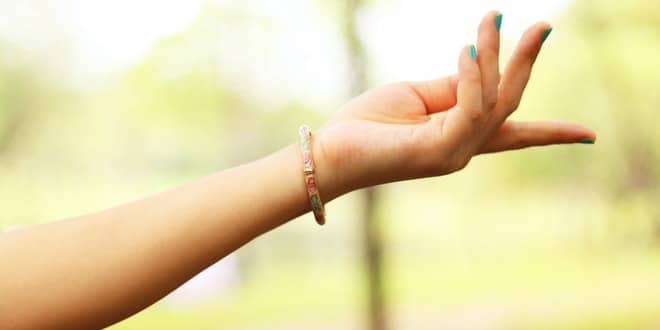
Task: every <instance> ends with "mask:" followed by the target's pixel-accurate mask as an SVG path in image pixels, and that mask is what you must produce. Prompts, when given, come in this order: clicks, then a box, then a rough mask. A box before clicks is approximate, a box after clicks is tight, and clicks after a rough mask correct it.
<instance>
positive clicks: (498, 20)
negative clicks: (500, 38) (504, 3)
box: [495, 13, 502, 32]
mask: <svg viewBox="0 0 660 330" xmlns="http://www.w3.org/2000/svg"><path fill="white" fill-rule="evenodd" d="M501 27H502V13H499V14H497V15H495V30H497V32H500V28H501Z"/></svg>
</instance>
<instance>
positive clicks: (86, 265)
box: [0, 132, 338, 329]
mask: <svg viewBox="0 0 660 330" xmlns="http://www.w3.org/2000/svg"><path fill="white" fill-rule="evenodd" d="M294 133H295V132H294ZM317 150H318V149H317ZM315 158H316V159H317V167H319V174H318V177H317V178H318V180H319V185H322V186H323V188H321V189H323V190H324V193H325V195H326V196H327V197H328V198H330V197H333V196H336V195H337V193H338V192H337V191H336V190H335V188H334V187H332V186H331V185H330V184H326V183H325V182H326V181H331V180H327V179H328V178H327V177H325V176H324V175H323V173H332V172H331V171H329V170H325V169H324V168H323V165H322V164H323V163H324V162H323V157H322V155H320V154H318V153H316V155H315ZM301 162H302V161H301V156H300V155H299V151H298V149H297V147H296V146H294V145H292V146H289V147H286V148H284V149H282V150H280V151H278V152H276V153H274V154H272V155H270V156H268V157H265V158H263V159H260V160H258V161H255V162H252V163H249V164H246V165H243V166H239V167H236V168H232V169H228V170H225V171H222V172H220V173H217V174H215V175H213V176H210V177H208V178H205V179H203V180H200V181H198V182H194V183H191V184H187V185H185V186H182V187H180V188H177V189H174V190H171V191H168V192H165V193H161V194H158V195H156V196H153V197H150V198H147V199H144V200H141V201H137V202H133V203H130V204H126V205H123V206H120V207H117V208H113V209H110V210H107V211H104V212H100V213H97V214H91V215H87V216H83V217H79V218H74V219H70V220H65V221H60V222H55V223H52V224H47V225H41V226H35V227H32V228H28V229H25V230H20V231H17V232H12V233H9V234H5V235H3V236H0V260H2V271H1V272H2V276H1V277H0V297H2V299H0V324H3V328H4V327H5V326H7V325H8V324H9V325H10V328H12V327H13V328H17V329H25V328H40V329H44V328H49V329H52V328H67V329H72V328H99V327H103V326H106V325H109V324H112V323H114V322H117V321H119V320H122V319H124V318H126V317H128V316H130V315H131V314H133V313H135V312H137V311H139V310H142V309H144V308H146V307H147V306H149V305H150V304H152V303H153V302H155V301H157V300H158V299H160V298H161V297H163V296H165V295H166V294H167V293H169V292H170V291H172V290H173V289H175V288H176V287H178V286H179V285H181V284H182V283H183V282H185V281H186V280H188V279H190V278H191V277H192V276H194V275H195V274H197V273H198V272H200V271H201V270H203V269H204V268H206V267H207V266H209V265H211V264H212V263H214V262H216V261H217V260H219V259H221V258H222V257H224V256H226V255H227V254H229V253H230V252H232V251H234V250H236V249H238V248H239V247H240V246H242V245H243V244H245V243H246V242H248V241H250V240H251V239H253V238H254V237H256V236H258V235H260V234H261V233H264V232H266V231H268V230H270V229H272V228H274V227H277V226H279V225H281V224H283V223H285V222H286V221H288V220H289V219H292V218H294V217H296V216H298V215H301V214H303V213H305V212H307V211H308V210H309V202H308V200H307V198H306V190H305V186H304V182H303V179H302V177H301V166H302V165H301Z"/></svg>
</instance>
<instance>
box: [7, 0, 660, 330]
mask: <svg viewBox="0 0 660 330" xmlns="http://www.w3.org/2000/svg"><path fill="white" fill-rule="evenodd" d="M341 3H343V2H328V1H321V0H318V1H316V2H314V6H315V7H314V9H313V10H317V11H319V12H322V13H323V14H324V15H325V19H326V20H327V21H324V22H323V24H326V25H328V27H326V28H327V29H328V30H331V31H334V32H333V33H330V34H329V36H330V37H332V38H337V39H341V38H344V37H345V31H342V30H341V24H340V22H341V20H340V18H342V17H343V15H345V13H346V8H344V7H342V6H341ZM259 4H260V2H258V1H246V2H245V5H244V7H241V6H225V5H223V4H222V2H213V1H211V2H209V3H208V4H207V5H205V6H204V8H203V9H202V10H201V11H200V13H199V16H198V17H197V19H196V20H195V21H194V22H193V23H192V24H191V25H190V26H188V27H187V28H185V29H183V30H182V31H180V32H178V33H176V34H173V35H170V36H167V37H165V38H163V39H162V40H160V41H159V42H158V43H157V44H156V45H155V46H154V47H153V49H152V50H151V51H150V53H149V54H147V55H146V56H145V57H144V58H143V59H141V60H140V61H139V62H138V63H135V64H134V65H132V66H130V67H129V68H127V69H126V70H125V71H122V72H116V73H115V74H114V75H112V76H110V77H108V79H107V80H105V81H104V82H103V83H102V84H101V86H100V87H99V88H89V89H85V88H75V87H72V86H71V85H70V84H69V83H67V81H66V79H64V78H63V77H58V75H57V74H54V73H53V72H57V73H61V72H62V71H66V70H63V69H62V68H53V66H56V65H58V64H53V63H49V62H48V61H46V60H44V59H45V58H48V56H46V55H47V54H39V56H33V54H32V53H31V51H30V50H26V49H23V48H21V47H20V46H17V45H15V44H12V43H10V42H5V41H0V209H1V210H2V211H3V212H2V215H0V228H4V227H8V226H11V225H17V224H30V223H38V222H42V221H50V220H54V219H57V218H61V217H65V216H70V215H73V214H78V213H82V212H89V211H93V210H97V209H100V208H104V207H108V206H110V205H113V204H116V203H119V202H122V201H126V200H131V199H134V198H137V197H140V196H143V195H146V194H149V193H153V192H156V191H159V190H162V189H165V188H167V187H170V186H172V185H175V184H178V183H182V182H185V181H188V180H191V179H194V178H197V177H200V176H202V175H206V174H208V173H211V172H213V171H215V170H217V169H220V168H225V167H228V166H232V165H236V164H240V163H243V162H246V161H249V160H251V159H255V158H257V157H259V156H261V155H264V154H266V153H268V152H270V151H272V150H275V149H276V148H278V147H281V146H283V145H286V144H288V143H291V142H292V141H294V140H295V128H296V126H297V125H298V124H299V123H301V122H308V123H310V124H312V125H314V126H318V125H319V124H320V123H322V121H323V119H324V118H327V113H324V111H325V110H328V109H331V107H333V106H336V105H338V104H339V103H340V100H337V101H336V104H335V103H332V104H321V105H319V104H313V102H310V101H309V100H308V99H305V98H304V97H302V96H301V95H289V94H282V95H273V94H277V93H278V92H279V91H280V90H281V89H279V88H278V87H281V86H280V85H282V84H285V80H281V81H280V80H277V79H275V80H274V81H272V83H270V85H267V86H259V88H257V87H255V86H256V83H255V81H254V80H253V77H254V76H255V75H258V74H259V72H254V71H250V68H251V67H256V68H260V69H263V68H268V67H271V66H273V67H281V66H285V69H287V70H291V72H294V71H296V70H297V71H301V70H304V68H299V67H293V66H292V67H286V65H291V64H287V63H286V62H284V61H282V60H281V58H280V57H278V56H276V55H277V54H279V53H278V49H279V47H281V45H278V44H277V41H278V40H279V39H278V37H277V36H278V33H281V32H282V31H283V30H282V29H280V26H279V25H278V24H280V23H278V22H276V21H274V20H273V19H272V17H269V16H268V15H265V14H263V12H259V11H255V10H253V9H254V8H255V7H259V6H258V5H259ZM377 5H378V1H371V2H369V6H367V7H366V9H365V10H369V8H371V7H370V6H377ZM554 25H555V26H556V27H557V28H556V29H555V31H554V32H553V34H552V36H551V40H550V42H549V43H548V44H546V46H544V50H543V52H542V53H541V55H540V58H539V61H538V62H537V64H536V67H535V72H534V75H533V78H532V80H531V81H530V83H529V88H528V91H527V93H526V95H525V98H524V99H523V103H522V104H521V109H525V110H524V111H519V112H518V113H516V114H515V116H516V117H518V118H522V119H529V118H534V119H537V118H562V119H566V120H575V121H578V122H582V123H585V124H586V125H587V126H590V127H593V128H594V129H595V130H596V132H597V133H598V136H599V139H598V141H597V142H596V145H595V146H557V147H550V148H546V149H535V150H529V151H521V152H517V153H509V154H506V155H489V156H483V157H479V158H478V159H476V160H475V161H474V162H473V163H472V164H471V165H470V166H469V167H468V168H467V169H466V170H465V171H463V172H461V173H458V174H456V175H453V176H449V177H445V178H442V179H441V180H433V179H432V180H425V181H415V182H410V183H397V184H392V185H388V186H387V187H385V188H384V193H383V194H384V197H383V198H384V203H382V204H381V206H380V209H378V210H377V212H378V215H379V217H380V218H381V220H382V224H383V226H384V228H385V231H386V236H387V237H386V242H387V244H388V251H391V255H390V256H388V259H387V265H386V266H387V276H386V281H387V287H388V290H389V292H390V293H391V300H392V301H393V303H394V310H393V313H395V314H396V315H394V316H393V319H394V322H395V325H397V327H396V328H404V329H405V328H415V329H423V328H433V329H436V328H437V327H436V326H434V325H438V324H440V325H443V326H444V327H445V328H458V327H460V326H465V324H468V325H470V324H471V325H473V326H472V327H470V328H489V327H488V325H490V326H491V327H490V328H497V326H499V327H500V328H506V329H539V328H541V329H543V328H552V329H640V328H653V327H657V326H658V324H660V318H658V317H657V314H656V313H655V312H656V311H657V310H658V309H659V308H660V299H659V298H658V297H660V285H658V284H657V278H658V276H659V275H660V269H659V268H658V265H659V263H658V255H657V254H658V251H657V250H658V245H659V243H660V203H658V201H659V200H660V191H659V188H658V186H659V181H660V134H658V133H657V129H656V127H655V125H656V124H655V119H656V118H657V115H656V112H657V111H658V109H659V108H660V94H659V93H658V92H657V88H658V86H660V67H659V66H658V65H657V62H658V59H659V58H660V42H658V41H659V40H660V5H659V3H658V2H657V1H645V0H633V1H612V0H608V1H596V0H578V1H575V3H574V4H573V5H571V7H570V8H568V10H567V11H566V12H565V14H564V15H563V16H562V17H561V18H560V19H559V20H558V21H556V22H554ZM255 40H257V41H259V42H255ZM302 40H304V39H302ZM506 42H507V41H505V44H506ZM304 46H305V45H300V50H301V51H302V50H304ZM347 59H348V56H346V57H338V58H337V67H338V68H337V70H341V67H348V64H347V63H344V62H342V61H347ZM308 79H321V78H319V77H308ZM347 85H349V84H347ZM271 89H272V90H273V91H276V92H271V93H267V92H264V90H267V91H268V90H271ZM345 90H346V93H347V94H348V91H349V90H350V86H346V88H345ZM357 205H359V204H358V203H357V201H355V200H354V199H353V198H352V197H351V196H347V197H343V198H340V199H339V200H337V201H335V202H333V203H332V205H331V208H330V212H332V217H333V219H336V220H333V223H332V225H331V226H328V227H327V228H324V231H322V232H319V231H316V230H315V228H314V227H313V226H312V225H311V223H312V220H311V219H305V221H302V222H292V223H291V224H289V225H287V226H285V227H284V228H281V229H278V230H276V231H275V232H273V233H270V234H268V235H267V236H266V237H264V238H261V239H258V240H256V241H255V242H253V243H252V244H251V245H249V246H248V247H246V248H244V249H242V250H241V251H240V252H239V254H240V259H241V261H240V263H241V272H242V273H241V278H242V281H241V284H240V286H239V287H237V288H235V290H234V291H232V292H231V294H229V296H228V297H225V299H220V298H219V299H218V301H213V302H211V303H208V304H206V305H201V306H196V307H195V308H193V309H177V308H174V307H171V306H169V305H167V304H166V303H163V304H159V305H157V306H156V307H155V308H152V309H149V310H147V311H145V312H144V313H141V314H139V315H137V316H136V317H134V318H132V319H130V320H127V321H125V322H123V323H122V324H120V325H118V326H116V328H117V329H143V328H167V327H179V328H196V329H211V328H217V327H218V326H224V327H226V328H239V329H244V328H250V327H253V328H255V329H257V328H267V329H273V328H276V326H275V325H274V324H284V325H283V326H282V328H286V329H291V328H295V327H296V326H293V325H298V327H300V328H313V327H316V326H315V325H317V324H329V326H328V328H333V326H334V328H341V329H346V328H357V327H359V325H360V324H361V320H362V318H363V315H362V314H361V313H362V310H360V307H359V305H360V304H359V303H357V302H356V300H359V299H363V298H364V297H362V296H361V293H360V292H362V290H361V289H360V288H359V287H360V286H361V285H362V284H363V283H361V282H359V279H360V277H359V276H358V274H357V273H356V270H355V266H356V260H357V257H356V256H355V250H357V240H358V238H357V235H356V234H355V226H354V222H355V221H353V220H356V217H357V215H356V213H359V212H356V208H357ZM319 242H321V243H319ZM352 279H355V281H352ZM321 297H323V299H321ZM301 315H305V317H302V316H301ZM308 315H315V316H310V317H308ZM466 315H467V316H466ZM452 322H454V323H452ZM470 322H477V323H470ZM478 322H482V323H478ZM493 324H494V325H496V326H492V325H493Z"/></svg>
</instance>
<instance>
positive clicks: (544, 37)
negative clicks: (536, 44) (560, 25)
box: [541, 27, 552, 44]
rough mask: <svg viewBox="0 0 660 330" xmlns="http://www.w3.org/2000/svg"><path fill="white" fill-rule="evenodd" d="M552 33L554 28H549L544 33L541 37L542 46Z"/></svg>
mask: <svg viewBox="0 0 660 330" xmlns="http://www.w3.org/2000/svg"><path fill="white" fill-rule="evenodd" d="M550 32H552V27H549V28H547V29H545V31H543V34H542V35H541V44H543V43H544V42H545V39H548V36H549V35H550Z"/></svg>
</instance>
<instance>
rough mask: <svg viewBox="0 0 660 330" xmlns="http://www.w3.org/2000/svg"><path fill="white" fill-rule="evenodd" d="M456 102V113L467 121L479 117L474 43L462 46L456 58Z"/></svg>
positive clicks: (480, 107)
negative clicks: (459, 54)
mask: <svg viewBox="0 0 660 330" xmlns="http://www.w3.org/2000/svg"><path fill="white" fill-rule="evenodd" d="M456 104H457V106H458V108H457V111H458V113H459V114H460V116H461V117H463V118H466V119H468V122H474V121H476V120H477V119H479V118H480V117H481V113H482V92H481V72H480V70H479V65H478V63H477V50H476V48H475V47H474V45H469V46H465V47H463V50H462V52H461V56H460V57H459V60H458V86H457V91H456Z"/></svg>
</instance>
